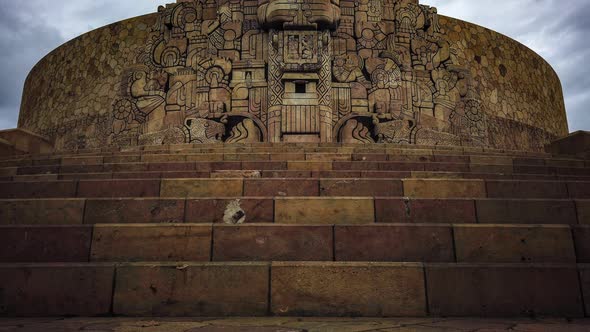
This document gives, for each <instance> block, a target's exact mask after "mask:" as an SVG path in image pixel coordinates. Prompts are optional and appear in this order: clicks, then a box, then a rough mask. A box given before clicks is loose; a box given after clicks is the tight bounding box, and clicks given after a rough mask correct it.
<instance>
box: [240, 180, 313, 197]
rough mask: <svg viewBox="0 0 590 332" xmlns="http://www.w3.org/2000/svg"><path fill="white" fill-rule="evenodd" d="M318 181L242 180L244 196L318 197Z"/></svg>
mask: <svg viewBox="0 0 590 332" xmlns="http://www.w3.org/2000/svg"><path fill="white" fill-rule="evenodd" d="M319 195H320V183H319V180H309V179H255V180H251V179H247V180H244V196H249V197H273V196H319Z"/></svg>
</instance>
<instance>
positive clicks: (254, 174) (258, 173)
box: [0, 169, 590, 182]
mask: <svg viewBox="0 0 590 332" xmlns="http://www.w3.org/2000/svg"><path fill="white" fill-rule="evenodd" d="M4 170H6V169H4ZM9 173H13V172H9ZM9 173H8V172H7V173H6V174H9ZM14 173H16V172H14ZM175 178H176V179H178V178H183V179H208V178H212V179H220V178H246V179H247V178H314V179H317V178H338V179H343V178H378V179H403V178H420V179H481V180H493V179H497V180H541V181H554V180H557V181H590V176H575V175H546V174H516V173H475V172H424V171H288V170H279V171H273V170H220V171H163V172H158V171H147V172H146V171H139V172H102V173H61V174H31V175H13V176H12V175H11V176H0V181H3V182H8V181H15V182H24V181H29V182H34V181H57V180H111V179H175Z"/></svg>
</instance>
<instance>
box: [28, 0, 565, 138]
mask: <svg viewBox="0 0 590 332" xmlns="http://www.w3.org/2000/svg"><path fill="white" fill-rule="evenodd" d="M142 24H143V23H142ZM128 25H130V24H128ZM469 27H470V26H468V25H467V23H461V22H459V23H457V22H456V21H449V19H448V18H445V17H439V16H438V13H437V11H436V9H435V8H432V7H429V6H424V5H420V4H419V2H418V0H179V1H177V3H173V4H168V5H165V6H161V7H160V8H159V9H158V13H157V18H154V19H150V24H149V25H147V24H146V26H145V27H141V28H137V29H138V31H135V32H133V33H134V37H133V38H134V39H133V43H134V44H133V45H136V44H137V46H134V47H133V48H125V47H124V46H123V45H125V42H126V39H125V36H126V35H127V34H129V33H130V31H131V30H128V29H130V28H121V27H120V26H119V25H117V24H116V25H114V26H113V27H111V28H109V29H110V30H109V34H108V38H110V39H107V42H103V41H101V43H102V44H105V45H106V46H105V45H103V47H107V46H108V48H109V49H115V48H116V47H121V51H120V52H121V53H122V54H124V56H125V57H126V59H125V60H121V61H120V62H116V60H115V58H116V57H113V58H112V59H111V58H108V59H107V60H106V61H107V62H108V63H109V65H110V66H111V67H112V68H114V70H113V73H116V78H114V80H118V82H117V83H114V82H107V83H104V84H95V85H96V90H97V91H99V92H98V93H97V95H100V97H96V96H94V95H92V94H89V95H88V96H85V95H84V91H82V89H80V91H77V89H75V88H63V87H61V86H60V89H61V90H60V91H63V92H60V93H61V94H66V93H67V94H70V95H71V96H72V97H71V98H72V99H75V100H76V102H75V103H69V104H68V103H62V104H59V105H57V106H59V107H60V108H64V109H67V110H66V111H60V112H58V113H56V117H55V118H51V117H50V116H47V114H46V113H47V112H38V113H34V114H32V115H30V116H29V117H28V118H24V120H23V123H24V124H29V127H35V126H37V127H39V128H42V130H39V133H40V134H44V135H47V136H50V137H54V138H55V139H56V141H57V142H58V143H57V146H59V147H62V148H65V149H75V148H84V147H98V146H107V145H113V146H129V145H143V144H167V143H253V142H343V143H358V144H370V143H395V144H428V145H449V144H450V145H467V146H491V147H499V148H505V147H510V148H515V147H522V148H531V149H538V148H539V146H542V144H543V142H545V141H546V140H550V139H552V138H555V136H554V135H552V134H550V133H557V132H563V131H564V129H563V126H564V123H565V122H564V121H563V119H561V120H560V119H558V117H559V114H558V113H559V112H557V111H555V112H553V113H551V112H545V113H547V114H545V115H544V114H536V113H535V111H536V110H539V109H543V107H540V105H538V104H536V103H537V100H536V99H535V98H533V96H534V95H535V94H537V93H538V95H539V96H541V98H538V99H541V100H554V99H558V100H562V98H561V95H560V94H559V91H557V90H555V87H554V86H553V85H555V84H552V85H551V86H550V87H547V88H544V89H543V91H538V92H537V91H534V90H535V89H536V85H535V84H532V83H529V84H528V85H524V84H521V85H515V84H511V83H509V82H508V81H509V79H515V78H514V77H510V75H512V72H513V71H515V68H521V67H522V66H518V64H508V63H507V64H506V65H504V64H501V65H495V66H496V67H497V70H495V71H494V70H493V68H492V69H490V68H489V67H490V66H491V65H490V64H488V63H486V61H489V60H487V58H485V57H481V56H479V55H477V54H475V53H476V52H475V51H474V49H475V46H476V45H475V44H474V43H475V42H476V41H480V42H482V43H484V44H485V43H487V44H486V45H488V44H490V46H494V47H495V48H493V49H492V48H491V49H492V50H491V51H490V52H493V53H495V54H497V57H498V58H501V56H502V52H501V49H504V50H505V51H508V52H512V53H511V54H512V55H514V56H521V57H523V58H525V57H527V56H528V55H526V54H525V55H522V54H520V53H518V52H520V50H519V49H517V48H516V47H512V46H510V47H502V48H501V49H500V47H499V46H495V45H496V44H499V43H500V41H491V38H490V37H489V36H488V34H489V33H488V32H487V31H484V30H482V31H479V29H475V28H469ZM462 29H463V30H462ZM468 29H471V30H470V32H469V34H471V35H473V36H472V37H471V39H469V38H468V37H467V35H469V34H468V33H467V32H465V31H467V30H468ZM476 30H477V31H476ZM138 36H140V37H141V41H139V42H138V41H136V40H135V39H137V38H138ZM84 40H86V39H84ZM84 43H87V42H86V41H85V42H84ZM109 43H110V44H109ZM494 43H496V44H494ZM102 44H101V45H102ZM466 45H469V47H471V48H468V47H467V46H466ZM80 47H81V46H80ZM496 49H498V50H496ZM515 50H516V51H515ZM131 51H132V52H133V53H132V52H131ZM114 52H115V51H114ZM478 52H479V51H478ZM115 53H116V52H115ZM62 57H63V58H64V59H66V58H68V55H62ZM86 58H88V59H90V58H92V57H90V56H87V57H86ZM105 58H107V56H105ZM527 59H528V58H527ZM89 61H90V60H89ZM502 61H504V60H502ZM531 61H532V60H531ZM130 63H131V64H130ZM88 66H89V67H92V66H93V64H91V65H88ZM486 66H487V67H486ZM474 67H477V69H474ZM482 68H483V69H482ZM541 68H542V70H543V71H544V72H546V71H547V69H546V67H545V66H543V65H541ZM68 72H69V71H68ZM492 72H496V76H494V77H489V75H492V74H490V73H492ZM538 72H539V71H536V72H535V73H534V75H536V73H538ZM66 73H67V72H66ZM94 74H95V73H91V72H85V73H84V75H86V76H89V77H90V76H92V75H94ZM546 74H547V73H545V74H543V75H546ZM113 75H114V74H113ZM485 75H487V76H485ZM484 76H485V77H484ZM521 76H523V75H521ZM482 79H485V82H482ZM536 79H537V80H538V79H539V78H536ZM521 80H522V81H523V82H526V79H525V78H521ZM492 81H493V82H494V84H490V83H489V82H492ZM31 82H33V83H29V85H32V84H34V81H31ZM93 83H94V82H93ZM500 83H502V84H500ZM56 84H58V83H56ZM88 85H89V86H92V84H88ZM523 86H524V87H525V88H526V89H525V88H523ZM113 87H114V88H113ZM502 89H503V90H502ZM523 89H525V90H523ZM86 90H88V89H86ZM511 90H514V91H517V90H518V94H513V93H511ZM521 90H522V91H521ZM537 90H539V89H537ZM531 91H534V93H532V92H531ZM30 95H31V97H29V99H31V101H27V106H26V107H27V108H30V107H32V106H30V105H34V106H35V107H37V104H39V105H41V106H40V107H46V108H48V109H49V108H50V107H53V106H55V104H54V103H53V99H51V100H50V102H48V103H45V102H40V101H39V100H37V99H34V98H36V97H33V94H30ZM552 95H557V98H552V97H551V96H552ZM523 96H524V97H523ZM62 97H63V96H61V95H60V97H59V98H57V97H56V98H54V99H55V100H62V99H64V98H65V97H63V98H62ZM529 97H530V98H529ZM60 98H61V99H60ZM56 103H57V102H56ZM94 104H96V105H97V107H96V108H97V110H93V109H90V108H92V106H89V105H94ZM529 104H530V105H533V104H534V105H536V108H534V109H529V108H527V107H528V106H527V105H529ZM104 105H110V107H109V108H108V109H106V108H105V107H104ZM515 105H518V107H519V109H516V106H515ZM558 106H559V105H558ZM538 113H543V112H541V111H539V112H538ZM549 113H551V114H549ZM542 128H548V130H547V131H544V130H542ZM503 136H506V137H503Z"/></svg>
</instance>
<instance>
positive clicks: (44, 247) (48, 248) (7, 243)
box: [0, 225, 92, 263]
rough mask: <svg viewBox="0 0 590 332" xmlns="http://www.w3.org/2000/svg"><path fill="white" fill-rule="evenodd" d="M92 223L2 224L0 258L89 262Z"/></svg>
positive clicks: (10, 260) (12, 261) (30, 261)
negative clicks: (58, 224)
mask: <svg viewBox="0 0 590 332" xmlns="http://www.w3.org/2000/svg"><path fill="white" fill-rule="evenodd" d="M91 241H92V227H89V226H81V225H78V226H0V262H3V263H19V262H28V263H43V262H88V256H89V253H90V243H91Z"/></svg>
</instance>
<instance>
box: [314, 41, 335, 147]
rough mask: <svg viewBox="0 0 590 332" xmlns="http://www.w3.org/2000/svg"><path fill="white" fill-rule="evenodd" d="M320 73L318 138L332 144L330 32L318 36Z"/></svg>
mask: <svg viewBox="0 0 590 332" xmlns="http://www.w3.org/2000/svg"><path fill="white" fill-rule="evenodd" d="M320 43H321V47H320V52H321V55H320V59H319V60H320V64H321V67H320V71H319V73H318V76H319V82H318V87H317V90H318V94H319V105H320V138H321V141H322V142H326V143H329V142H332V126H333V124H332V38H331V36H330V32H328V31H323V32H322V33H321V34H320Z"/></svg>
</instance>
